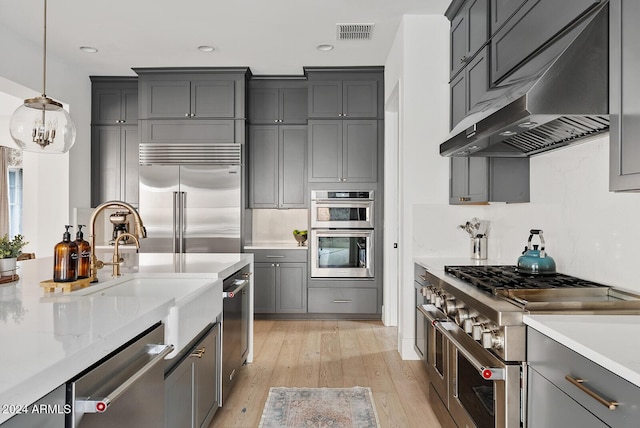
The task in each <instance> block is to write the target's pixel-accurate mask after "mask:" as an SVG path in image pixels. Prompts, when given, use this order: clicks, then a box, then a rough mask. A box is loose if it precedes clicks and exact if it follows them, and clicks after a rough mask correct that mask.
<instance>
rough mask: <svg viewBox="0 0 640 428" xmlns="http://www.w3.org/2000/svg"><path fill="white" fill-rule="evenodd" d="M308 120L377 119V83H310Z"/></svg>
mask: <svg viewBox="0 0 640 428" xmlns="http://www.w3.org/2000/svg"><path fill="white" fill-rule="evenodd" d="M309 117H310V118H327V119H328V118H335V119H350V118H354V119H358V118H369V117H374V118H375V117H378V82H377V81H375V80H355V81H344V82H343V81H316V82H310V83H309Z"/></svg>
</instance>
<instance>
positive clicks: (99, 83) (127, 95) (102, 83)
mask: <svg viewBox="0 0 640 428" xmlns="http://www.w3.org/2000/svg"><path fill="white" fill-rule="evenodd" d="M91 81H92V85H91V124H92V125H122V124H127V125H137V121H138V79H137V78H135V77H132V78H109V77H98V76H92V77H91Z"/></svg>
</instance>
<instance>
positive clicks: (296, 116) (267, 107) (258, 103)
mask: <svg viewBox="0 0 640 428" xmlns="http://www.w3.org/2000/svg"><path fill="white" fill-rule="evenodd" d="M267 83H272V82H267ZM265 84H266V83H265ZM248 119H249V121H250V122H251V123H252V124H300V125H304V124H306V123H307V88H306V85H305V86H304V87H300V88H272V87H254V86H252V87H251V88H250V90H249V115H248Z"/></svg>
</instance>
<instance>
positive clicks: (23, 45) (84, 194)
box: [0, 28, 91, 257]
mask: <svg viewBox="0 0 640 428" xmlns="http://www.w3.org/2000/svg"><path fill="white" fill-rule="evenodd" d="M0 52H3V53H6V54H5V55H3V56H4V57H3V60H2V61H0V91H2V92H5V93H8V94H9V95H12V96H15V97H18V98H19V99H24V98H26V97H33V96H37V95H40V93H41V92H42V45H37V44H33V43H30V42H27V41H25V40H22V39H18V38H16V36H15V34H13V33H11V32H9V31H8V30H7V29H6V28H0ZM29 88H31V89H29ZM46 92H47V96H49V97H51V98H54V99H56V100H57V101H60V102H63V103H65V104H67V105H69V113H70V114H71V117H72V118H73V120H74V122H75V124H76V129H77V138H76V143H75V145H74V146H73V148H72V149H71V151H70V152H69V153H68V154H63V155H44V154H43V155H38V154H33V153H31V154H25V156H24V169H25V180H24V186H25V187H24V197H25V199H24V209H25V217H24V223H23V225H24V235H25V236H26V238H27V240H28V241H30V245H29V246H28V247H27V248H26V249H25V250H26V251H32V252H35V253H36V256H38V257H45V256H51V255H52V254H53V246H54V245H55V244H56V243H57V242H59V241H60V240H61V239H62V233H63V232H64V227H63V226H64V225H65V224H69V221H70V208H71V207H76V206H89V203H90V186H91V180H90V177H91V176H90V154H91V146H90V127H89V124H90V115H91V108H90V107H91V84H90V81H89V78H88V76H86V75H84V74H82V73H81V72H79V71H78V69H77V68H76V67H74V66H73V64H61V63H60V62H58V61H56V59H55V57H53V56H52V55H51V54H50V53H47V91H46ZM15 107H16V108H17V107H18V105H16V106H15Z"/></svg>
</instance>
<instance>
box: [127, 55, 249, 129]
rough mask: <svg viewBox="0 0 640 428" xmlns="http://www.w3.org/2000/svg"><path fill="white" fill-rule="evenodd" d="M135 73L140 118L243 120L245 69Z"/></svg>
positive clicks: (143, 70) (186, 69) (149, 70)
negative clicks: (137, 84) (137, 77)
mask: <svg viewBox="0 0 640 428" xmlns="http://www.w3.org/2000/svg"><path fill="white" fill-rule="evenodd" d="M134 70H135V71H136V72H137V73H138V74H139V76H140V78H139V93H140V106H139V116H140V119H178V118H182V119H184V118H189V119H225V118H241V119H243V118H244V117H245V112H244V108H245V102H244V98H245V80H246V74H247V73H248V71H247V69H245V68H241V69H227V68H211V69H193V68H185V69H153V68H152V69H134Z"/></svg>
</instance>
